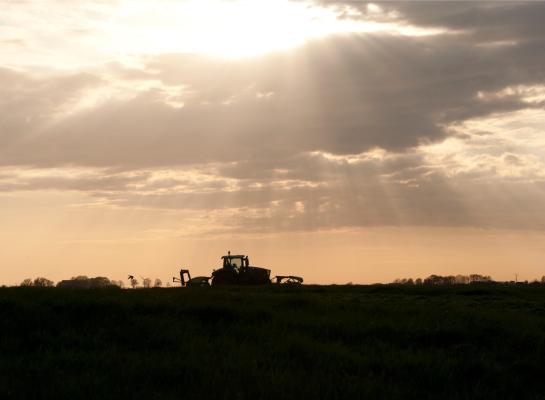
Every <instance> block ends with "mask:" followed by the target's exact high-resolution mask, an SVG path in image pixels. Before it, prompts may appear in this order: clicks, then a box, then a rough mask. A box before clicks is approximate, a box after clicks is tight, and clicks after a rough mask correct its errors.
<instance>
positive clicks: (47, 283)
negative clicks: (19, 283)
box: [33, 277, 54, 287]
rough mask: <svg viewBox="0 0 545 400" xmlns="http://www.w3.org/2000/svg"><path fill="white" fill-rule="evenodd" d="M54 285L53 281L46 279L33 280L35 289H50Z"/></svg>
mask: <svg viewBox="0 0 545 400" xmlns="http://www.w3.org/2000/svg"><path fill="white" fill-rule="evenodd" d="M53 285H54V283H53V281H50V280H49V279H47V278H43V277H39V278H36V279H34V285H33V286H36V287H52V286H53Z"/></svg>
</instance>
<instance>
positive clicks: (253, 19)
mask: <svg viewBox="0 0 545 400" xmlns="http://www.w3.org/2000/svg"><path fill="white" fill-rule="evenodd" d="M376 8H377V10H376V12H379V11H380V8H378V7H376ZM111 24H112V25H110V27H109V28H110V29H108V30H110V34H109V35H108V36H110V37H111V38H112V39H113V40H112V41H111V44H110V45H112V46H114V47H115V49H113V50H115V51H117V52H121V53H122V52H125V53H148V54H149V53H164V52H189V53H203V54H208V55H212V56H219V57H227V58H240V57H252V56H259V55H262V54H265V53H268V52H271V51H275V50H284V49H288V48H292V47H295V46H298V45H301V44H303V43H304V42H305V41H306V40H309V39H312V38H319V37H323V36H326V35H329V34H334V33H343V32H376V31H385V30H387V31H392V32H395V33H399V34H406V35H411V36H414V35H422V34H430V33H431V34H433V33H436V32H427V31H423V30H415V28H413V27H409V26H396V25H395V24H391V23H378V22H371V21H365V20H362V19H342V18H338V15H337V13H336V12H335V11H334V10H333V9H331V8H324V7H318V6H314V5H310V4H309V3H307V2H292V1H288V0H274V1H270V0H238V1H225V0H188V1H165V0H162V1H158V2H154V3H150V2H149V1H134V0H133V1H130V2H126V3H124V4H123V5H122V6H121V8H120V9H119V10H118V15H117V17H116V18H114V20H113V21H111Z"/></svg>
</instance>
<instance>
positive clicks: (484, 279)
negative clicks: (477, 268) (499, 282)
mask: <svg viewBox="0 0 545 400" xmlns="http://www.w3.org/2000/svg"><path fill="white" fill-rule="evenodd" d="M469 282H470V283H490V282H492V278H491V277H490V276H488V275H479V274H471V275H469Z"/></svg>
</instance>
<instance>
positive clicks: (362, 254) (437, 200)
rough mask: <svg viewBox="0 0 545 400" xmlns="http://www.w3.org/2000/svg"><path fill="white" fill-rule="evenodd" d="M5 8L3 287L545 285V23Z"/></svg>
mask: <svg viewBox="0 0 545 400" xmlns="http://www.w3.org/2000/svg"><path fill="white" fill-rule="evenodd" d="M0 7H1V9H2V13H1V14H0V88H2V89H1V90H2V92H1V94H2V95H1V96H0V222H1V225H0V238H2V240H3V246H2V247H3V248H5V249H3V250H2V252H0V265H2V267H1V274H0V280H2V281H4V282H8V283H13V282H17V281H19V280H22V279H23V278H25V277H30V276H33V277H34V276H36V275H44V276H47V277H50V278H53V279H57V280H58V279H62V278H67V277H70V276H73V275H79V274H86V275H98V274H101V275H106V276H110V277H112V278H119V279H121V278H124V277H125V275H127V274H129V273H133V274H136V273H139V274H142V275H146V276H148V275H149V276H153V277H154V276H159V277H161V278H168V277H170V276H171V275H173V274H175V272H176V270H177V269H179V267H180V265H188V264H189V265H190V266H191V267H192V268H193V269H194V270H196V271H198V272H199V273H201V274H207V273H209V271H210V270H211V269H212V267H215V266H217V265H215V264H217V262H216V260H217V259H218V258H219V257H220V256H221V255H222V254H223V253H224V252H226V251H227V250H228V249H231V250H233V251H235V252H243V253H249V254H250V257H251V260H252V255H255V257H254V260H255V263H256V264H259V265H264V266H268V267H270V268H271V269H272V270H273V274H274V273H275V272H278V273H287V272H289V273H297V274H300V275H304V276H305V277H306V278H307V280H308V281H311V282H347V281H353V282H373V281H388V280H392V279H394V278H396V277H405V276H412V277H418V276H425V275H426V274H430V273H452V274H457V273H469V272H479V273H487V274H491V275H493V276H496V277H497V278H499V279H512V278H513V276H512V275H513V274H514V273H515V272H518V273H519V275H521V276H523V277H524V276H525V277H526V279H532V278H535V277H541V275H545V250H544V249H545V246H543V244H544V243H545V232H544V230H545V212H544V209H543V205H544V204H545V165H544V162H545V136H544V129H545V115H544V112H543V108H544V105H545V67H544V65H545V24H544V23H543V21H545V3H542V2H520V1H518V2H505V1H503V2H486V1H481V2H446V1H441V2H423V1H420V2H373V3H370V2H366V1H326V0H322V1H319V0H316V1H284V0H268V1H265V0H251V1H242V0H241V1H236V0H232V1H226V0H225V1H221V0H198V1H197V0H185V1H184V0H159V1H151V0H117V1H115V0H112V1H109V0H95V1H78V2H73V1H68V0H43V1H24V0H21V1H16V0H0Z"/></svg>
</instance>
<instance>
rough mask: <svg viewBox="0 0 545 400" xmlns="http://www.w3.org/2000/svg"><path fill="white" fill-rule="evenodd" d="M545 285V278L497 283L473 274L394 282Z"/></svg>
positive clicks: (395, 281)
mask: <svg viewBox="0 0 545 400" xmlns="http://www.w3.org/2000/svg"><path fill="white" fill-rule="evenodd" d="M495 283H498V284H499V283H503V284H520V285H524V284H545V276H543V277H541V279H540V280H537V279H534V280H533V281H527V280H526V281H507V282H502V281H495V280H494V279H492V278H491V277H490V276H489V275H480V274H471V275H446V276H442V275H430V276H428V277H427V278H424V279H422V278H416V279H413V278H403V279H396V280H394V281H393V282H392V284H394V285H469V284H495Z"/></svg>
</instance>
